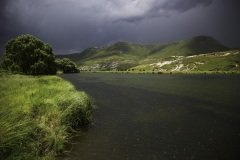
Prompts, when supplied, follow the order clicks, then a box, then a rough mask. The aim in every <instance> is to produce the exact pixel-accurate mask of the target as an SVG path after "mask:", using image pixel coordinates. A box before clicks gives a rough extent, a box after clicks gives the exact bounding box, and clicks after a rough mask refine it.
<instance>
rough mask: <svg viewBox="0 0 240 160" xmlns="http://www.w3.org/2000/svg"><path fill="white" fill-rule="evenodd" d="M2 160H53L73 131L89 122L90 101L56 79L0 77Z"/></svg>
mask: <svg viewBox="0 0 240 160" xmlns="http://www.w3.org/2000/svg"><path fill="white" fill-rule="evenodd" d="M0 81H1V83H0V157H1V159H19V160H22V159H24V160H25V159H54V158H55V156H56V155H57V154H60V153H62V151H63V150H64V149H65V145H66V143H68V142H69V137H70V135H71V134H72V131H75V130H78V129H81V127H83V126H86V125H88V124H89V123H90V121H91V116H92V102H91V99H90V98H89V96H88V95H86V94H85V93H84V92H78V91H76V90H75V88H74V87H73V86H72V85H71V84H70V83H69V82H66V81H65V80H63V79H61V78H59V77H56V76H37V77H36V76H35V77H33V76H23V75H10V74H3V73H1V76H0Z"/></svg>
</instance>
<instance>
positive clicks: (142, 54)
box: [59, 36, 229, 70]
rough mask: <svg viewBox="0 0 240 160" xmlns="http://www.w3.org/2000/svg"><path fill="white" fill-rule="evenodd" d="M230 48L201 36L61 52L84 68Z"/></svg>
mask: <svg viewBox="0 0 240 160" xmlns="http://www.w3.org/2000/svg"><path fill="white" fill-rule="evenodd" d="M227 50H229V48H228V47H226V46H224V45H222V44H221V43H220V42H218V41H217V40H215V39H213V38H211V37H208V36H198V37H193V38H191V39H187V40H181V41H179V42H174V43H169V44H148V45H143V44H133V43H128V42H117V43H115V44H112V45H109V46H104V47H94V48H89V49H86V50H84V51H83V52H81V53H75V54H70V55H61V56H59V57H60V58H63V57H66V58H70V59H71V60H73V61H75V62H76V63H77V64H78V66H79V67H80V69H82V70H125V69H129V68H134V67H137V66H140V65H146V64H152V63H157V62H159V61H162V60H163V59H166V58H168V57H172V56H192V55H199V54H206V53H212V52H221V51H227Z"/></svg>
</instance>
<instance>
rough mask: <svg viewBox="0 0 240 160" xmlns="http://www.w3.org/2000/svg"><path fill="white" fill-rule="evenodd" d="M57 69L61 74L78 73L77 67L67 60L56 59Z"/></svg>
mask: <svg viewBox="0 0 240 160" xmlns="http://www.w3.org/2000/svg"><path fill="white" fill-rule="evenodd" d="M55 63H56V65H57V69H58V70H60V71H62V72H63V73H78V72H79V70H78V69H77V65H76V64H75V63H74V62H73V61H71V60H70V59H68V58H63V59H56V61H55Z"/></svg>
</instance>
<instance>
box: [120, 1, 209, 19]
mask: <svg viewBox="0 0 240 160" xmlns="http://www.w3.org/2000/svg"><path fill="white" fill-rule="evenodd" d="M213 1H214V0H165V1H161V0H160V1H159V0H155V1H153V3H152V4H151V7H150V8H149V9H148V10H147V11H146V13H144V14H143V15H137V16H133V17H127V18H123V19H120V21H126V22H138V21H141V20H143V19H146V18H156V17H161V16H169V15H170V14H171V13H172V12H180V13H182V12H186V11H188V10H190V9H193V8H196V7H198V6H204V7H206V6H209V5H210V4H212V2H213Z"/></svg>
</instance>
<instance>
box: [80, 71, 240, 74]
mask: <svg viewBox="0 0 240 160" xmlns="http://www.w3.org/2000/svg"><path fill="white" fill-rule="evenodd" d="M81 72H82V73H116V74H240V71H172V72H171V71H156V70H154V71H138V70H134V71H132V70H129V71H81Z"/></svg>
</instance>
